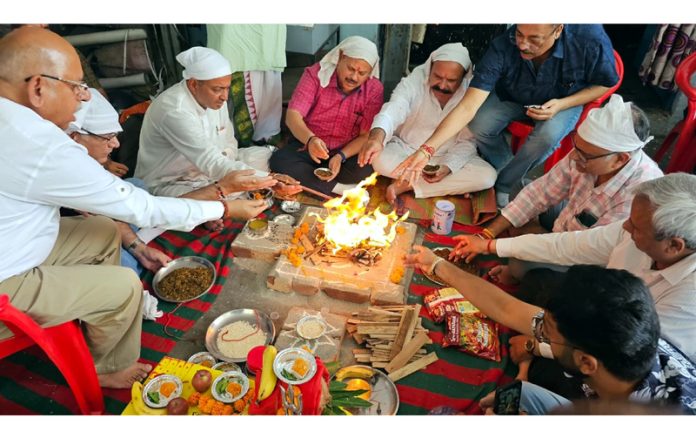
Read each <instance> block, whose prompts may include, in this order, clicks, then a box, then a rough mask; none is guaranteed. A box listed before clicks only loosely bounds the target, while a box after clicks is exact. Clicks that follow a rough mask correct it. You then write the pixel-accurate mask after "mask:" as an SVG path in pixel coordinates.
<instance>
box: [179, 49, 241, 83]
mask: <svg viewBox="0 0 696 438" xmlns="http://www.w3.org/2000/svg"><path fill="white" fill-rule="evenodd" d="M176 60H177V61H179V64H181V65H182V66H184V71H183V72H182V75H183V76H184V79H198V80H200V81H207V80H209V79H216V78H221V77H223V76H228V75H231V74H232V68H231V67H230V63H229V61H227V59H225V57H224V56H222V55H221V54H220V53H219V52H218V51H216V50H213V49H209V48H207V47H191V48H190V49H188V50H185V51H183V52H181V53H179V54H178V55H176Z"/></svg>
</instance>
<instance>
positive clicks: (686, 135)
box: [655, 52, 696, 173]
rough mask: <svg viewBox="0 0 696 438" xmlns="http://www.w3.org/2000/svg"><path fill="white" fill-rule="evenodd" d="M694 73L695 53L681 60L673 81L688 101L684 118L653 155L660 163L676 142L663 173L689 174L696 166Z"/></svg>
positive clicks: (695, 88)
mask: <svg viewBox="0 0 696 438" xmlns="http://www.w3.org/2000/svg"><path fill="white" fill-rule="evenodd" d="M694 73H696V52H694V53H692V54H691V55H689V56H688V57H686V59H683V60H682V61H681V63H679V66H678V67H677V72H676V73H675V76H674V80H675V82H676V83H677V86H678V87H679V88H680V89H681V90H682V91H683V92H684V94H685V95H686V98H687V99H688V100H689V103H688V105H687V112H686V117H685V118H684V120H682V121H680V122H679V123H677V124H676V125H674V128H672V130H671V131H670V132H669V134H667V137H665V140H664V141H663V142H662V146H660V149H659V150H658V151H657V152H656V153H655V161H656V162H658V163H659V162H660V160H662V157H664V156H665V154H666V153H667V151H668V150H669V148H670V146H672V144H673V143H674V142H675V140H676V146H675V147H674V153H673V154H672V158H670V160H669V163H668V164H667V169H666V171H665V173H671V172H691V171H692V170H693V169H694V166H696V87H694V86H693V85H691V76H692V75H693V74H694Z"/></svg>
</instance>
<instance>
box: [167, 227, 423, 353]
mask: <svg viewBox="0 0 696 438" xmlns="http://www.w3.org/2000/svg"><path fill="white" fill-rule="evenodd" d="M423 236H424V230H423V229H422V228H419V229H418V231H417V233H416V240H415V242H416V243H418V244H419V243H421V242H422V241H423ZM271 266H272V264H271V263H269V262H265V261H260V260H252V259H242V258H235V259H234V262H233V266H232V269H230V273H229V275H228V277H227V281H226V283H225V285H224V287H223V288H222V291H221V292H220V294H219V295H218V297H217V299H216V300H215V302H214V303H213V305H212V307H211V308H210V310H208V311H207V312H206V313H205V314H204V315H203V317H202V318H201V319H199V320H198V321H197V322H196V323H195V324H194V326H193V328H192V329H191V330H189V331H188V332H187V333H186V335H185V336H184V339H182V340H180V341H178V342H177V344H176V346H175V347H174V349H173V350H172V351H171V352H170V353H169V356H172V357H176V358H179V359H184V360H186V359H188V358H189V357H190V356H191V355H192V354H194V353H196V352H199V351H205V350H206V348H205V334H206V331H207V329H208V326H209V325H210V324H211V323H212V322H213V321H214V320H215V318H217V317H218V316H220V315H221V314H223V313H225V312H227V311H229V310H232V309H242V308H250V309H258V310H261V311H263V312H264V313H266V314H267V315H269V316H270V317H271V319H272V320H273V324H274V326H275V328H276V334H277V333H278V332H279V331H280V330H281V329H282V327H283V322H284V321H285V318H286V317H287V315H288V311H289V310H290V308H292V307H295V306H300V307H306V308H309V309H312V310H318V311H321V312H322V313H326V312H331V313H336V314H341V315H347V316H349V315H350V314H351V312H357V311H359V310H361V309H364V308H366V307H367V304H356V303H350V302H347V301H341V300H336V299H334V298H331V297H329V296H327V295H325V294H324V293H323V292H319V293H318V294H316V295H314V296H311V297H307V296H304V295H300V294H297V293H283V292H278V291H275V290H273V289H270V288H268V287H267V286H266V276H267V275H268V272H269V271H270V269H271ZM412 275H413V270H412V269H409V270H407V271H406V273H405V281H406V285H408V284H409V283H410V279H411V276H412ZM406 289H408V286H407V287H406ZM356 347H357V344H356V343H355V341H353V339H352V338H351V337H349V336H346V338H345V339H344V341H343V344H342V348H341V353H340V357H339V359H340V361H341V363H342V364H343V365H349V364H352V363H354V362H355V361H354V358H353V355H352V351H351V350H352V349H353V348H356Z"/></svg>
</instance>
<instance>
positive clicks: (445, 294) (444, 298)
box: [423, 287, 478, 322]
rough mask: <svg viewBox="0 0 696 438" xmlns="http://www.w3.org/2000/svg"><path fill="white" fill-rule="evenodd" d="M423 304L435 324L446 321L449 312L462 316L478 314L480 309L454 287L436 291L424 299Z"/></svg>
mask: <svg viewBox="0 0 696 438" xmlns="http://www.w3.org/2000/svg"><path fill="white" fill-rule="evenodd" d="M423 303H424V305H425V310H427V311H428V314H429V315H430V318H431V319H432V320H433V321H435V322H442V321H444V320H445V315H446V314H447V313H449V312H457V313H460V314H461V313H475V312H478V309H477V308H476V307H474V305H473V304H471V303H470V302H469V301H467V300H466V299H465V298H464V297H463V296H462V294H460V293H459V292H458V291H457V289H455V288H453V287H446V288H443V289H436V290H434V291H432V292H430V293H429V294H427V295H426V296H425V297H423Z"/></svg>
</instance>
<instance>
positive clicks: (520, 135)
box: [507, 50, 624, 172]
mask: <svg viewBox="0 0 696 438" xmlns="http://www.w3.org/2000/svg"><path fill="white" fill-rule="evenodd" d="M614 61H615V62H616V73H617V74H618V75H619V82H617V83H616V85H614V86H613V87H611V88H610V89H609V90H607V92H606V93H604V94H603V95H601V96H600V97H598V98H597V99H595V100H593V101H592V102H588V103H586V104H585V107H584V108H583V110H582V114H580V118H579V119H578V122H577V123H576V124H575V129H577V128H578V126H580V124H581V123H582V121H583V120H585V117H587V113H588V112H590V110H591V109H594V108H599V107H600V106H602V104H603V103H604V101H605V100H607V99H608V98H609V96H611V95H612V94H614V92H615V91H616V90H618V88H619V87H620V86H621V82H623V76H624V65H623V61H622V60H621V56H619V53H618V52H617V51H616V50H614ZM507 129H508V131H510V133H511V134H512V141H511V142H510V143H511V144H510V146H511V147H512V153H513V154H516V153H517V151H518V150H519V149H520V147H522V144H524V142H525V141H526V140H527V137H528V136H529V134H531V133H532V130H534V125H533V124H532V123H531V122H527V121H520V120H515V121H513V122H511V123H510V124H509V125H508V127H507ZM571 150H573V142H572V141H571V139H570V136H568V135H566V136H565V137H563V139H562V140H561V145H560V146H559V147H558V148H557V149H556V150H555V151H554V152H553V153H552V154H551V155H550V156H549V157H548V158H547V159H546V162H545V163H544V172H548V171H549V170H551V168H552V167H553V166H555V165H556V163H558V162H559V161H561V160H562V159H563V158H564V157H565V156H566V155H568V153H569V152H570V151H571Z"/></svg>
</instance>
